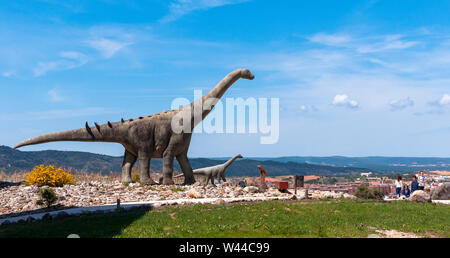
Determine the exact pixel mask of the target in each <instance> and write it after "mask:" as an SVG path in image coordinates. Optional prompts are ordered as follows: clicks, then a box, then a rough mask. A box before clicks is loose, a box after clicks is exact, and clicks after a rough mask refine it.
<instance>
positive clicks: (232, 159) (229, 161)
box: [223, 155, 239, 168]
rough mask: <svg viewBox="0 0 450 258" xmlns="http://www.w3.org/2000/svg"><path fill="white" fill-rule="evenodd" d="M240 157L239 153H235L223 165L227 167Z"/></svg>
mask: <svg viewBox="0 0 450 258" xmlns="http://www.w3.org/2000/svg"><path fill="white" fill-rule="evenodd" d="M238 157H239V155H235V156H234V157H232V158H231V159H229V160H228V161H227V162H225V163H223V165H224V166H225V168H227V167H229V166H230V165H231V164H233V162H234V161H235V160H236V159H237V158H238Z"/></svg>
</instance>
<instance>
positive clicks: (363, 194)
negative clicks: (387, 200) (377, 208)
mask: <svg viewBox="0 0 450 258" xmlns="http://www.w3.org/2000/svg"><path fill="white" fill-rule="evenodd" d="M355 196H356V197H358V198H360V199H365V200H368V199H375V200H382V199H383V197H384V195H383V193H382V192H381V191H380V190H378V189H373V190H371V189H369V188H367V187H366V186H362V185H360V186H358V187H357V188H356V192H355Z"/></svg>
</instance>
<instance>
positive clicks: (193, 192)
mask: <svg viewBox="0 0 450 258" xmlns="http://www.w3.org/2000/svg"><path fill="white" fill-rule="evenodd" d="M186 196H187V197H189V198H202V197H203V195H202V194H201V193H199V192H197V190H195V189H191V190H189V191H188V192H187V193H186Z"/></svg>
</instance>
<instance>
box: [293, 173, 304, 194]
mask: <svg viewBox="0 0 450 258" xmlns="http://www.w3.org/2000/svg"><path fill="white" fill-rule="evenodd" d="M304 184H305V176H298V175H295V176H294V188H295V195H297V187H303V186H304Z"/></svg>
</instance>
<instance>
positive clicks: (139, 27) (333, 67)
mask: <svg viewBox="0 0 450 258" xmlns="http://www.w3.org/2000/svg"><path fill="white" fill-rule="evenodd" d="M144 2H145V4H144ZM448 13H450V2H449V1H440V0H434V1H413V0H411V1H407V2H406V1H389V0H379V1H374V0H372V1H361V0H360V1H351V0H346V1H331V0H330V1H325V0H319V1H263V0H248V1H245V0H236V1H233V0H211V1H206V0H198V1H195V0H192V1H189V0H175V1H163V0H155V1H132V0H129V1H120V0H103V1H94V0H90V1H71V0H68V1H56V0H41V1H7V2H6V3H3V4H2V6H1V7H0V90H1V94H0V110H1V111H0V121H1V122H0V144H4V145H8V146H13V145H15V144H17V143H18V142H21V141H23V140H24V139H26V138H29V137H32V136H37V135H40V134H43V133H48V132H52V131H58V130H66V129H73V128H80V127H83V125H84V123H85V121H88V122H89V123H90V124H92V123H93V122H94V121H97V122H99V123H105V122H106V121H107V120H110V121H118V120H119V119H120V118H121V117H124V118H125V119H126V118H132V117H138V116H142V115H147V114H152V113H156V112H159V111H163V110H166V109H170V104H171V101H172V100H173V99H174V98H177V97H186V98H188V99H190V100H192V99H193V90H194V89H202V90H203V91H205V92H206V91H207V90H209V89H210V88H212V87H213V86H214V85H215V84H216V83H217V82H218V81H219V80H220V79H222V78H223V76H225V75H226V74H227V73H229V72H230V71H232V70H234V69H236V68H249V69H250V70H251V71H252V72H253V73H254V74H255V76H256V79H255V80H253V81H245V80H241V81H239V82H238V83H237V84H235V85H234V86H233V87H232V88H231V89H230V90H229V91H228V92H227V93H226V97H243V98H248V97H255V98H258V97H268V98H270V97H277V98H280V106H281V111H280V139H279V142H278V143H277V144H273V145H261V144H260V143H259V138H260V135H259V134H200V135H199V134H196V135H194V137H193V139H192V143H191V147H190V152H189V155H190V156H192V157H215V156H216V157H217V156H231V155H234V154H236V153H241V154H243V155H244V156H286V155H301V156H306V155H311V156H328V155H346V156H369V155H386V156H450V148H449V147H448V146H449V144H448V143H449V142H450V119H449V118H450V113H449V112H450V29H449V28H450V26H449V25H450V19H448ZM212 144H217V145H214V146H218V147H214V148H211V146H212ZM43 149H59V150H80V151H90V152H96V153H105V154H111V155H122V153H123V147H122V146H120V145H118V144H104V143H73V142H59V143H49V144H43V145H36V146H30V147H26V148H23V150H43Z"/></svg>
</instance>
